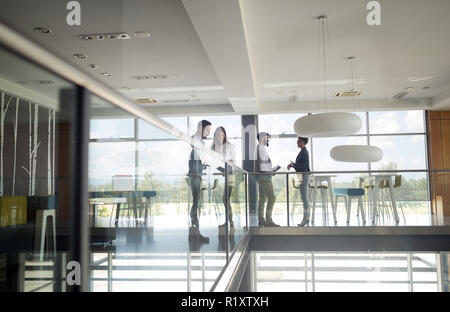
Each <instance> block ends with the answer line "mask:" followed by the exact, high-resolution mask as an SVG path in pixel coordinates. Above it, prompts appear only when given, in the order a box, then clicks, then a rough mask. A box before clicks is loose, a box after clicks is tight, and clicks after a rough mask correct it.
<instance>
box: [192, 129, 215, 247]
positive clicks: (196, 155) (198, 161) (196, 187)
mask: <svg viewBox="0 0 450 312" xmlns="http://www.w3.org/2000/svg"><path fill="white" fill-rule="evenodd" d="M210 132H211V123H210V122H209V121H208V120H202V121H200V122H199V123H198V125H197V132H196V133H195V134H194V135H193V136H192V139H193V140H194V141H197V142H199V143H201V144H203V145H204V144H205V143H204V142H203V140H204V139H206V138H207V137H208V135H209V133H210ZM201 156H202V151H201V150H199V149H198V148H196V147H195V146H192V151H191V154H190V157H189V173H188V176H189V185H190V188H191V192H192V207H191V212H190V216H191V227H192V228H196V230H193V229H192V228H191V230H190V232H192V233H194V234H196V235H199V239H200V240H204V241H206V240H207V241H208V242H209V238H207V237H203V236H201V235H200V231H199V230H198V228H199V220H198V208H199V207H198V206H199V200H200V196H201V183H202V172H203V170H204V169H205V168H206V167H207V165H206V164H203V163H202V157H201Z"/></svg>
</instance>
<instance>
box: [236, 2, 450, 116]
mask: <svg viewBox="0 0 450 312" xmlns="http://www.w3.org/2000/svg"><path fill="white" fill-rule="evenodd" d="M366 3H367V1H361V0H341V1H333V0H315V1H311V0H278V1H271V0H243V1H241V4H242V11H243V19H244V21H245V26H246V31H247V39H248V48H249V50H250V51H251V53H250V57H251V63H252V70H253V74H254V79H255V86H256V94H257V98H258V102H259V105H260V109H261V110H262V111H267V110H275V111H276V110H279V109H285V110H302V111H309V110H320V109H322V110H323V109H324V108H326V106H325V105H324V104H323V103H324V94H323V86H322V85H320V83H321V82H322V81H323V79H324V75H323V69H321V68H323V61H322V58H321V57H320V55H321V52H320V51H321V50H320V47H321V46H320V45H319V43H320V41H319V38H320V37H319V35H320V33H319V30H320V29H319V20H318V19H317V17H318V16H320V15H327V16H328V29H326V30H328V31H326V33H325V39H326V47H327V48H326V58H325V61H326V64H327V65H326V69H327V70H326V71H327V73H326V75H327V85H328V87H327V91H328V92H327V97H328V109H335V108H336V109H339V108H341V107H344V108H346V109H348V108H350V109H351V108H352V107H355V106H356V108H359V107H364V108H368V109H370V108H373V109H383V108H391V107H409V106H411V107H412V108H414V107H415V105H417V106H418V107H419V106H424V105H425V106H427V105H430V104H431V103H432V101H431V100H430V98H432V97H434V96H437V95H439V94H441V93H442V92H444V91H445V90H446V88H448V87H449V86H450V57H449V55H450V54H449V52H448V51H450V36H449V35H448V31H449V30H450V19H449V18H448V14H449V13H450V1H448V0H433V1H422V0H396V1H380V3H381V22H382V25H381V26H369V25H367V23H366V16H367V14H368V12H369V11H368V10H367V9H366ZM328 39H329V41H328ZM349 56H355V57H356V61H355V67H356V72H355V78H357V79H359V80H360V82H361V83H357V84H355V88H356V89H359V90H361V91H362V95H361V96H360V97H359V104H358V102H356V104H354V103H353V102H352V101H351V100H350V101H349V100H344V101H342V100H340V101H336V100H335V99H333V94H334V92H333V91H344V90H348V89H350V78H351V70H350V68H351V67H350V64H349V62H348V61H347V60H346V58H347V57H349ZM430 76H433V77H434V78H432V79H429V80H422V81H419V82H413V81H409V80H408V78H410V77H420V78H424V77H430ZM424 86H430V87H431V88H430V89H427V90H422V89H421V88H422V87H424ZM406 87H414V88H415V89H414V90H413V91H411V92H410V93H409V94H408V95H406V96H405V97H403V98H402V101H393V100H392V97H393V96H394V95H395V94H396V93H398V92H400V91H402V90H403V89H404V88H406ZM292 96H296V97H297V101H296V103H294V104H288V105H286V103H289V98H291V97H292Z"/></svg>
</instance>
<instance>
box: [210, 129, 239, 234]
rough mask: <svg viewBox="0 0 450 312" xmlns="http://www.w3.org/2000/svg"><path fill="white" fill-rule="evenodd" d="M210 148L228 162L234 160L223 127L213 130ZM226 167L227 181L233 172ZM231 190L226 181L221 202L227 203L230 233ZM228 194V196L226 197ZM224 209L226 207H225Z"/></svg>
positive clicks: (231, 228) (223, 225)
mask: <svg viewBox="0 0 450 312" xmlns="http://www.w3.org/2000/svg"><path fill="white" fill-rule="evenodd" d="M211 149H212V150H214V151H215V152H216V153H219V154H220V155H222V156H223V157H224V158H225V159H226V160H228V161H230V162H234V161H235V149H234V145H233V144H231V143H230V142H228V139H227V132H226V131H225V128H224V127H218V128H217V129H216V131H214V139H213V144H212V146H211ZM227 167H228V181H230V180H231V177H232V176H231V174H232V173H233V170H232V167H231V166H227ZM232 190H233V187H232V185H231V183H228V185H227V189H224V192H223V203H224V205H227V203H228V205H227V206H228V222H229V223H230V234H231V235H233V234H234V223H233V211H232V210H231V204H230V199H231V192H232ZM227 195H228V198H227ZM225 209H226V208H225ZM226 225H227V224H226V223H224V224H221V225H219V228H223V229H225V227H226Z"/></svg>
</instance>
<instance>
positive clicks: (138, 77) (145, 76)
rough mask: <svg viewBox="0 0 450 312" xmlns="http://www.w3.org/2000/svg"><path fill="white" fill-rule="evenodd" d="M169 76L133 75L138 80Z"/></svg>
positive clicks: (166, 76)
mask: <svg viewBox="0 0 450 312" xmlns="http://www.w3.org/2000/svg"><path fill="white" fill-rule="evenodd" d="M167 78H169V76H168V75H142V76H133V79H136V80H149V79H152V80H158V79H167Z"/></svg>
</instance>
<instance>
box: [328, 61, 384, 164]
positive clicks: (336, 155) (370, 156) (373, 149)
mask: <svg viewBox="0 0 450 312" xmlns="http://www.w3.org/2000/svg"><path fill="white" fill-rule="evenodd" d="M348 60H349V61H350V62H351V71H352V89H351V90H350V92H351V93H355V90H354V89H353V62H354V60H355V57H353V56H351V57H349V58H348ZM330 156H331V158H332V159H333V160H335V161H342V162H376V161H380V160H381V158H383V151H382V150H381V148H379V147H377V146H370V145H357V144H355V145H338V146H335V147H333V148H332V149H331V151H330Z"/></svg>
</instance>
